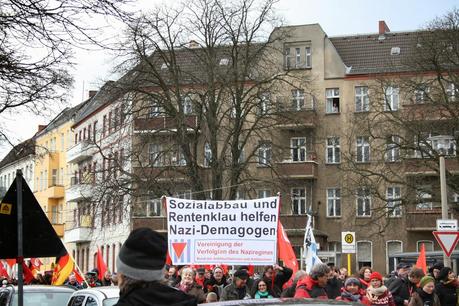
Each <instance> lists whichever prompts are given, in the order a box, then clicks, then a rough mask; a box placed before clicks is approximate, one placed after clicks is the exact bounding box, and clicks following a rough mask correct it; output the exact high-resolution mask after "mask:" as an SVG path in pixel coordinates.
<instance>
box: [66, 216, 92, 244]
mask: <svg viewBox="0 0 459 306" xmlns="http://www.w3.org/2000/svg"><path fill="white" fill-rule="evenodd" d="M77 221H78V222H77V223H76V225H75V227H74V228H71V229H68V230H66V231H65V236H64V240H65V243H79V242H88V241H91V232H92V227H93V217H92V216H90V215H82V216H80V217H79V219H78V220H77Z"/></svg>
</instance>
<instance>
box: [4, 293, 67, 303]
mask: <svg viewBox="0 0 459 306" xmlns="http://www.w3.org/2000/svg"><path fill="white" fill-rule="evenodd" d="M71 295H72V292H24V305H25V306H29V305H30V306H32V305H33V306H38V305H40V306H61V305H67V301H68V300H69V298H70V296H71ZM12 305H13V306H17V305H18V294H17V293H15V294H14V296H13V301H12Z"/></svg>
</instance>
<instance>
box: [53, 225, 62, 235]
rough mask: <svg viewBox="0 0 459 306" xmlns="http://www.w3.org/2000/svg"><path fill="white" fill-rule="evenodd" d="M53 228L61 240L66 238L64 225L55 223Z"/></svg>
mask: <svg viewBox="0 0 459 306" xmlns="http://www.w3.org/2000/svg"><path fill="white" fill-rule="evenodd" d="M52 226H53V228H54V231H55V232H56V234H57V235H58V236H59V237H60V238H62V237H64V224H54V223H53V224H52Z"/></svg>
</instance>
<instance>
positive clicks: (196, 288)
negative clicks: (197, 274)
mask: <svg viewBox="0 0 459 306" xmlns="http://www.w3.org/2000/svg"><path fill="white" fill-rule="evenodd" d="M176 288H177V289H179V288H180V283H179V284H177V286H176ZM179 290H180V289H179ZM183 292H185V293H186V294H188V295H192V296H194V297H196V299H197V300H198V303H204V302H205V301H206V295H205V294H204V291H203V290H202V287H201V286H200V285H198V284H197V283H193V284H192V285H191V287H190V288H189V289H188V290H185V291H183Z"/></svg>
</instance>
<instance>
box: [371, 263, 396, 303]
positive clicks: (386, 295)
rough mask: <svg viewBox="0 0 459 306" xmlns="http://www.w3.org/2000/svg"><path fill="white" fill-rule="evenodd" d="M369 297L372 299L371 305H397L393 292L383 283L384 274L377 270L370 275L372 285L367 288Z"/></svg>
mask: <svg viewBox="0 0 459 306" xmlns="http://www.w3.org/2000/svg"><path fill="white" fill-rule="evenodd" d="M367 298H368V300H369V301H370V305H380V306H395V301H394V298H393V297H392V294H391V293H390V291H389V290H388V289H387V287H386V286H384V284H383V278H382V275H381V274H380V273H379V272H376V271H375V272H373V273H371V275H370V286H368V288H367Z"/></svg>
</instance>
